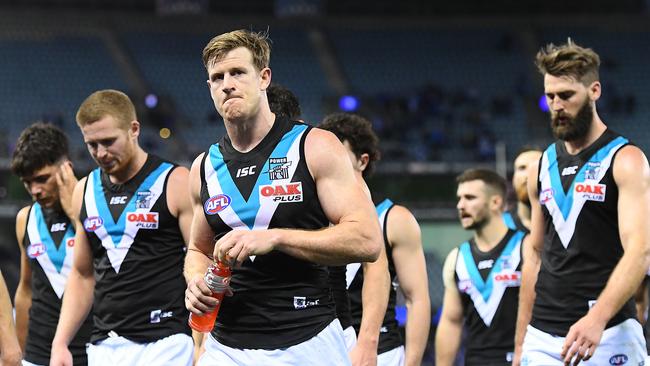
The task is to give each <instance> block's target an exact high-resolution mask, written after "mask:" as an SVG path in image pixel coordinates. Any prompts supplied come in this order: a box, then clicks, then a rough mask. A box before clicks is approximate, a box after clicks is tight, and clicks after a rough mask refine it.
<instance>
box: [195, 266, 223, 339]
mask: <svg viewBox="0 0 650 366" xmlns="http://www.w3.org/2000/svg"><path fill="white" fill-rule="evenodd" d="M230 277H231V273H230V267H229V266H228V265H227V264H224V263H221V262H215V263H212V264H211V265H210V266H209V267H208V270H207V272H206V273H205V277H204V279H205V283H206V284H207V285H208V287H209V288H210V290H212V297H214V298H215V299H217V300H218V301H219V302H218V303H217V306H216V307H215V308H214V310H213V311H211V312H209V313H205V314H203V315H196V314H193V313H190V319H189V321H188V323H189V325H190V327H191V328H192V329H194V330H196V331H198V332H203V333H206V332H210V331H211V330H212V328H214V322H215V320H216V319H217V314H218V313H219V307H221V301H222V300H223V296H224V295H225V293H226V289H227V288H228V285H229V284H230Z"/></svg>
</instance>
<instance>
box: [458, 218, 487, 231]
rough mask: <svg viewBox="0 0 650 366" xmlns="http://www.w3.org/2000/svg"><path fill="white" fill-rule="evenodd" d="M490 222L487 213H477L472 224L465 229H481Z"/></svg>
mask: <svg viewBox="0 0 650 366" xmlns="http://www.w3.org/2000/svg"><path fill="white" fill-rule="evenodd" d="M487 223H488V218H487V216H486V215H483V216H480V215H477V216H476V218H475V219H474V220H473V221H472V223H471V224H469V225H468V226H467V227H465V228H464V229H465V230H480V229H482V228H484V227H485V225H487Z"/></svg>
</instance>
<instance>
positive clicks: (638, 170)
mask: <svg viewBox="0 0 650 366" xmlns="http://www.w3.org/2000/svg"><path fill="white" fill-rule="evenodd" d="M613 170H614V178H615V179H616V180H617V181H618V180H620V179H625V177H630V178H638V177H642V176H647V175H648V174H649V171H648V170H649V169H648V160H647V158H646V156H645V154H644V153H643V151H642V150H641V149H640V148H639V147H637V146H636V145H625V146H623V147H621V148H620V150H619V151H617V153H616V155H615V157H614V162H613Z"/></svg>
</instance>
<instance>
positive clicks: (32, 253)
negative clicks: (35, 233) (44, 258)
mask: <svg viewBox="0 0 650 366" xmlns="http://www.w3.org/2000/svg"><path fill="white" fill-rule="evenodd" d="M43 253H45V245H43V243H32V244H29V246H28V247H27V256H28V257H29V258H32V259H33V258H37V257H39V256H40V255H41V254H43Z"/></svg>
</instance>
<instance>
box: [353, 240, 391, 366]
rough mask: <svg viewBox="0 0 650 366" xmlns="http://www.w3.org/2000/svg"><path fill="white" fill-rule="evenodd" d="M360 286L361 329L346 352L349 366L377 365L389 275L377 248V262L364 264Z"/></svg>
mask: <svg viewBox="0 0 650 366" xmlns="http://www.w3.org/2000/svg"><path fill="white" fill-rule="evenodd" d="M361 265H362V268H363V286H362V288H361V306H362V308H363V313H362V315H361V325H360V327H359V335H358V336H357V344H356V345H355V346H354V348H353V349H352V351H351V352H350V360H351V361H352V365H368V364H370V365H374V364H376V363H377V346H378V345H379V331H380V329H381V325H382V324H383V322H384V315H385V314H386V308H387V307H388V295H389V294H390V286H391V284H390V273H389V272H388V258H387V257H386V250H385V249H384V248H383V246H382V248H381V251H380V253H379V258H377V260H376V261H374V262H364V263H362V264H361Z"/></svg>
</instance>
